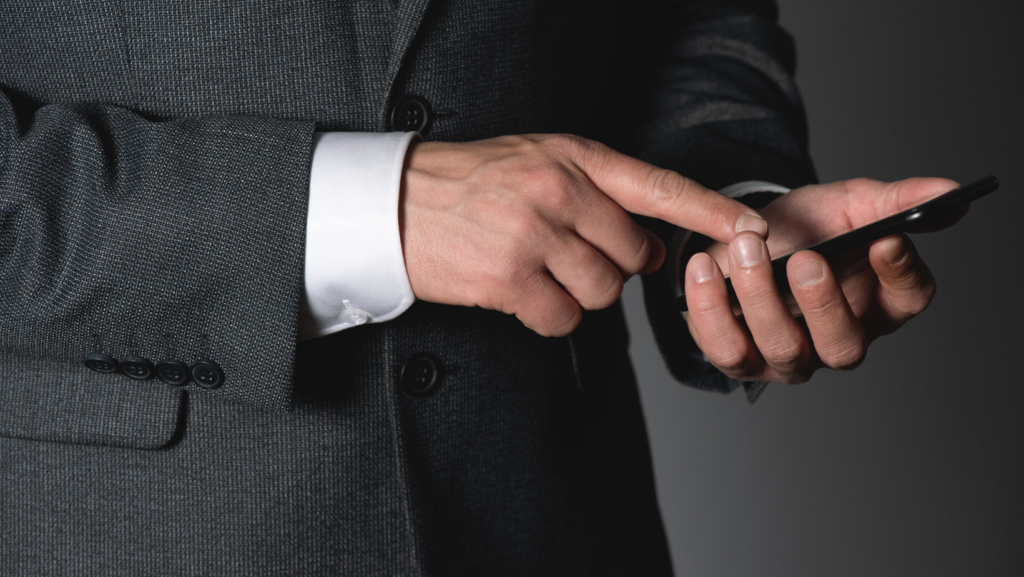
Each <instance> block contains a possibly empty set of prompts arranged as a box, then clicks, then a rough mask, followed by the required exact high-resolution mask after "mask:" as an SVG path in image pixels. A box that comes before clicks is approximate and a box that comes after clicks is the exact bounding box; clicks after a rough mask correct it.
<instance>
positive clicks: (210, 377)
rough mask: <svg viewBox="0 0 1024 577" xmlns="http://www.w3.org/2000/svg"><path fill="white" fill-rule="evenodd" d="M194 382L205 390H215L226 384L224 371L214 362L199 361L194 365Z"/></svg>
mask: <svg viewBox="0 0 1024 577" xmlns="http://www.w3.org/2000/svg"><path fill="white" fill-rule="evenodd" d="M192 380H193V381H195V383H196V384H197V385H199V386H200V387H203V388H204V389H215V388H217V387H219V386H221V385H223V384H224V371H222V370H220V366H218V365H217V363H215V362H213V361H198V362H196V364H194V365H192Z"/></svg>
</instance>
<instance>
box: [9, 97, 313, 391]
mask: <svg viewBox="0 0 1024 577" xmlns="http://www.w3.org/2000/svg"><path fill="white" fill-rule="evenodd" d="M0 88H3V91H2V92H0V357H2V358H0V362H2V363H4V365H6V366H8V367H11V366H13V367H17V366H19V363H25V362H32V363H38V362H45V363H50V364H52V365H53V366H60V367H64V372H65V374H68V375H74V374H76V372H88V370H87V369H86V368H85V367H83V366H82V365H81V362H82V359H83V358H84V357H86V356H87V355H89V354H91V353H104V354H109V355H112V356H114V357H115V358H123V357H124V356H125V355H134V356H141V357H145V358H148V359H152V360H157V359H166V358H176V359H180V360H181V361H184V362H185V363H186V364H188V363H192V362H194V361H196V360H199V359H208V360H212V361H214V362H216V363H218V364H219V365H220V366H221V368H222V369H223V371H224V374H225V380H224V384H223V386H221V387H220V388H218V389H215V390H212V391H211V393H212V394H215V395H221V396H225V397H230V398H234V399H238V400H242V401H247V402H251V403H255V404H258V405H262V406H265V407H268V408H277V409H283V408H285V407H287V405H288V402H289V395H290V387H291V371H292V360H293V354H294V349H295V331H296V326H297V314H298V308H299V297H300V291H301V287H302V273H303V258H302V255H303V247H304V234H305V218H306V202H307V192H308V181H309V165H310V153H311V145H312V134H313V125H312V123H306V122H290V121H281V120H273V119H269V118H255V117H206V118H189V119H182V120H173V121H165V122H159V121H151V120H148V119H147V118H144V117H143V116H140V115H139V114H136V113H133V112H130V111H128V110H126V109H123V108H118V107H115V106H103V105H92V104H90V105H85V104H83V105H74V104H46V105H43V104H42V103H39V102H36V101H33V100H31V99H29V98H26V97H19V96H18V94H17V93H16V92H15V91H13V90H9V89H6V88H4V87H2V86H0ZM72 378H73V377H72ZM110 378H122V379H123V378H125V377H123V376H111V377H110ZM6 384H8V385H10V386H17V385H16V384H14V383H6ZM153 386H161V385H159V384H154V385H153Z"/></svg>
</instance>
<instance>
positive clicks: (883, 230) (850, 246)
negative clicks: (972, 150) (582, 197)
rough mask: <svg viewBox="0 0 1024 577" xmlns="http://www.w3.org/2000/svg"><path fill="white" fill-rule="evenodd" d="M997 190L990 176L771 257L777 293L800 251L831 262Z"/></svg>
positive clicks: (682, 303) (680, 302) (680, 301)
mask: <svg viewBox="0 0 1024 577" xmlns="http://www.w3.org/2000/svg"><path fill="white" fill-rule="evenodd" d="M997 188H999V179H998V178H996V177H994V176H991V175H990V176H986V177H985V178H982V179H980V180H976V181H974V182H972V183H970V184H965V185H963V186H961V187H960V188H956V189H953V190H951V191H949V192H947V193H945V194H943V195H941V196H938V197H936V198H933V199H931V200H929V201H927V202H923V203H921V204H919V205H917V206H915V207H913V208H908V209H907V210H904V211H903V212H900V213H897V214H894V215H892V216H888V217H886V218H883V219H881V220H876V221H875V222H873V223H871V224H866V225H864V226H862V227H860V228H858V229H855V230H851V231H850V232H847V233H844V234H841V235H839V236H836V237H832V238H830V239H828V240H826V241H822V242H819V243H818V244H815V245H813V246H809V247H807V248H804V249H799V250H794V251H793V252H791V253H789V254H786V255H783V256H780V257H778V258H774V259H772V271H773V272H774V276H775V282H776V284H777V285H778V286H779V289H780V290H788V289H789V277H788V276H787V275H786V263H787V262H789V257H790V256H792V255H793V254H796V253H797V252H800V250H812V251H814V252H816V253H818V254H820V255H821V256H823V257H825V259H826V260H828V261H830V262H831V261H832V259H835V258H837V257H839V256H841V255H843V254H845V253H847V252H849V251H851V250H854V249H857V248H861V247H863V246H866V245H868V244H870V243H872V242H874V241H876V240H879V239H882V238H885V237H887V236H889V235H891V234H896V233H897V232H902V231H904V230H906V229H908V228H910V227H914V226H921V225H923V224H926V223H928V222H929V221H931V220H934V219H938V218H940V217H942V216H944V215H946V214H948V213H949V211H951V210H953V209H954V208H957V207H959V206H963V205H965V204H967V203H969V202H972V201H974V200H977V199H979V198H981V197H983V196H985V195H986V194H988V193H990V192H992V191H994V190H995V189H997ZM679 264H680V270H685V267H686V263H679ZM725 285H726V288H727V289H728V291H729V295H730V296H733V295H734V292H733V288H732V282H731V281H730V279H729V278H728V277H726V279H725ZM676 307H678V308H679V310H681V311H685V310H687V307H686V295H685V294H684V295H681V296H680V297H679V298H677V299H676Z"/></svg>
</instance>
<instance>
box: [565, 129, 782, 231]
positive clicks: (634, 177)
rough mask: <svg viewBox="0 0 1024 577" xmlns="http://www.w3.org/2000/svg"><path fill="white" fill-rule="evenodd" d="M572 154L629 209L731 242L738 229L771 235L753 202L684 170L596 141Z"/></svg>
mask: <svg viewBox="0 0 1024 577" xmlns="http://www.w3.org/2000/svg"><path fill="white" fill-rule="evenodd" d="M581 148H582V150H581V151H580V152H578V153H577V154H576V155H575V158H573V160H574V162H575V163H576V165H577V166H578V167H579V168H580V170H582V171H583V172H584V173H585V174H586V175H587V176H588V177H589V178H590V180H591V181H592V182H593V183H594V185H595V186H597V188H599V189H600V190H601V191H602V192H604V193H605V194H607V195H608V196H609V197H610V198H611V199H612V200H614V201H615V202H616V203H618V204H619V206H621V207H622V208H624V209H626V210H628V211H629V212H634V213H636V214H642V215H645V216H651V217H654V218H658V219H661V220H664V221H666V222H670V223H672V224H674V225H676V226H680V227H682V228H685V229H688V230H692V231H695V232H698V233H700V234H703V235H705V236H708V237H711V238H713V239H715V240H717V241H720V242H725V243H728V242H729V241H731V240H732V238H733V237H734V236H735V235H736V234H737V233H739V232H744V231H751V232H755V233H757V234H759V235H761V236H762V237H766V236H767V235H768V223H767V222H765V220H764V219H763V218H762V217H761V215H759V214H758V213H757V211H755V210H754V209H752V208H749V207H747V206H744V205H743V204H741V203H739V202H737V201H735V200H733V199H731V198H729V197H727V196H724V195H722V194H719V193H718V192H715V191H713V190H710V189H708V188H705V187H703V186H701V185H700V184H698V183H697V182H695V181H693V180H690V179H689V178H686V177H685V176H682V175H681V174H679V173H677V172H674V171H671V170H667V169H664V168H659V167H657V166H654V165H652V164H649V163H646V162H644V161H642V160H638V159H636V158H632V157H630V156H626V155H625V154H621V153H619V152H616V151H614V150H612V149H610V148H608V147H606V146H604V145H601V144H598V143H596V142H588V143H587V146H583V147H581Z"/></svg>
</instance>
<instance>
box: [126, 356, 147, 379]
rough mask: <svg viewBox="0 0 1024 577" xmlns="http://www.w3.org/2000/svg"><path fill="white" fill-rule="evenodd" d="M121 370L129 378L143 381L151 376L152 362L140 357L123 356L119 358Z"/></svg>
mask: <svg viewBox="0 0 1024 577" xmlns="http://www.w3.org/2000/svg"><path fill="white" fill-rule="evenodd" d="M121 372H122V373H124V374H125V375H127V376H128V377H130V378H133V379H136V380H139V381H144V380H146V379H150V378H153V363H151V362H149V360H148V359H144V358H142V357H125V358H124V359H122V360H121Z"/></svg>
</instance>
